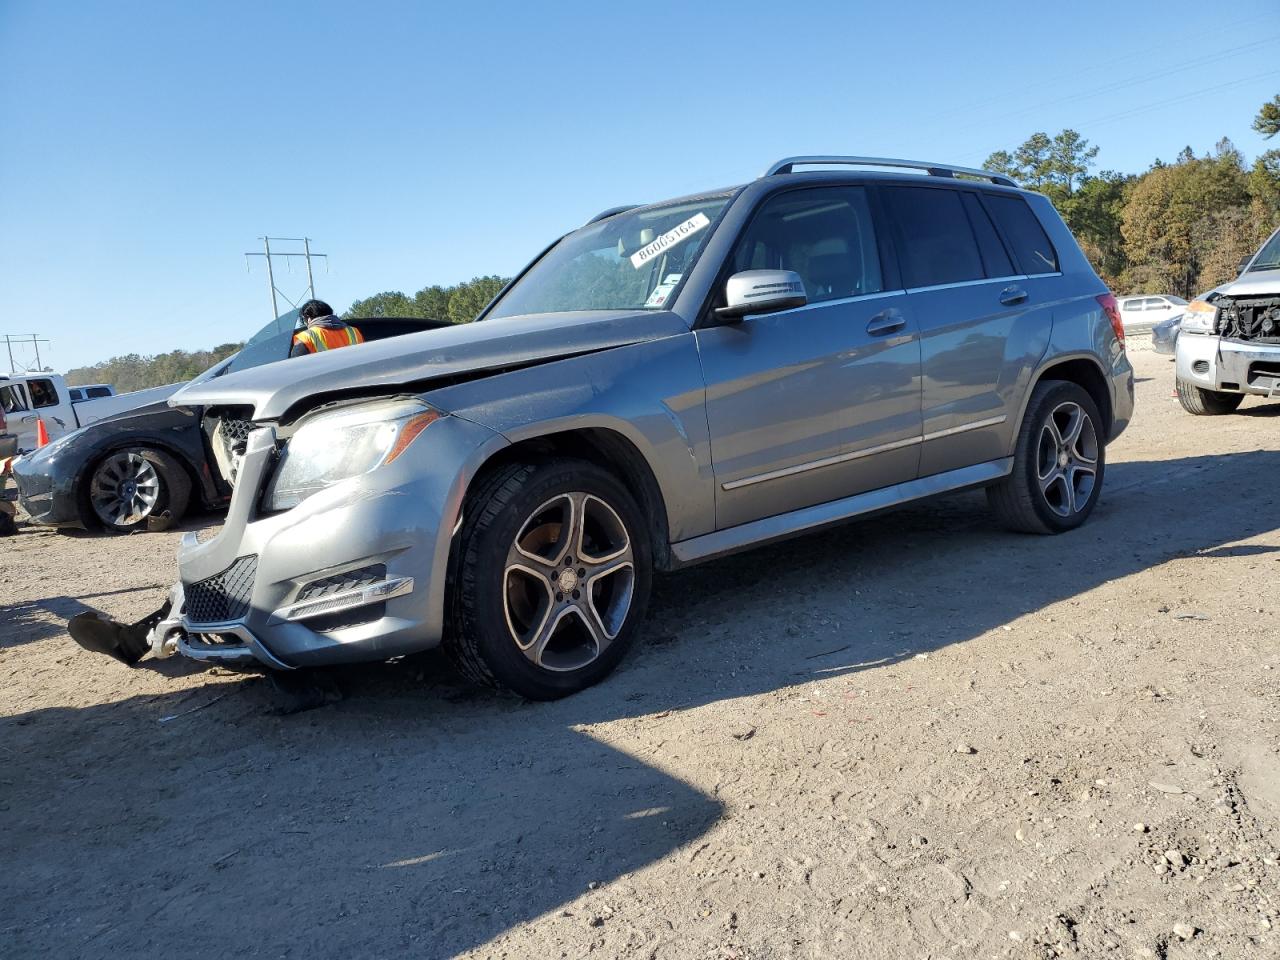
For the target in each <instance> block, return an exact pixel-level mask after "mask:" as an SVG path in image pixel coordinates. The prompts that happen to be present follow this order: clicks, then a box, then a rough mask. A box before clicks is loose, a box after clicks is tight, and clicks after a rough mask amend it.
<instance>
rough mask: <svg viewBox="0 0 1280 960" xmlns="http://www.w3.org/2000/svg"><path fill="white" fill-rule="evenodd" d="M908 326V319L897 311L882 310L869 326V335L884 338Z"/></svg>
mask: <svg viewBox="0 0 1280 960" xmlns="http://www.w3.org/2000/svg"><path fill="white" fill-rule="evenodd" d="M906 325H907V318H906V317H904V316H903V315H902V314H901V313H899V312H898V311H897V310H882V311H880V312H879V313H877V314H876V315H875V316H874V317H872V318H871V320H870V322H869V323H868V324H867V333H869V334H871V335H872V336H873V337H878V336H883V335H884V334H886V333H893V332H894V331H896V330H901V329H902V328H903V327H905V326H906Z"/></svg>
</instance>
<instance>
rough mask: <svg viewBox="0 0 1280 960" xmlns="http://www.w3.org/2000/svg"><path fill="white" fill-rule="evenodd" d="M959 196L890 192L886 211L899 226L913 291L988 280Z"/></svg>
mask: <svg viewBox="0 0 1280 960" xmlns="http://www.w3.org/2000/svg"><path fill="white" fill-rule="evenodd" d="M960 197H961V194H960V192H959V191H957V190H946V189H937V188H929V187H888V188H886V189H885V191H884V198H885V207H886V209H887V211H888V215H889V218H890V219H891V220H892V222H893V223H894V225H895V227H896V229H897V232H898V238H899V241H900V242H899V247H900V253H901V256H902V261H903V263H902V279H903V283H904V284H905V285H906V286H907V287H932V286H936V285H938V284H943V283H963V282H965V281H967V280H982V279H984V278H985V272H984V270H983V266H982V257H981V256H980V255H979V253H978V240H977V238H976V237H975V236H974V232H973V228H972V227H971V226H970V224H969V217H968V215H967V214H966V213H965V211H964V204H963V202H962V201H961V199H960Z"/></svg>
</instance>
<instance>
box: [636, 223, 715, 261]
mask: <svg viewBox="0 0 1280 960" xmlns="http://www.w3.org/2000/svg"><path fill="white" fill-rule="evenodd" d="M710 225H711V221H710V220H709V219H708V218H707V215H706V214H705V213H695V214H694V215H693V216H692V217H690V218H689V219H688V220H686V221H685V222H684V223H681V224H678V225H677V226H674V227H672V228H671V229H670V230H668V231H667V232H666V233H664V234H663V235H662V236H660V237H658V239H656V240H654V241H653V242H652V243H648V244H645V246H643V247H641V248H640V249H639V250H637V251H636V252H635V253H633V254H632V255H631V265H632V266H633V267H635V268H636V269H637V270H639V269H640V268H641V267H643V266H644V265H645V264H646V263H648V262H649V261H650V260H652V259H653V258H654V257H656V256H657V255H658V254H660V253H662V252H664V251H666V250H669V249H671V248H672V247H674V246H675V245H676V244H678V243H684V241H686V240H688V239H689V238H690V237H692V236H693V235H694V234H695V233H697V232H698V231H699V230H705V229H706V228H707V227H708V226H710Z"/></svg>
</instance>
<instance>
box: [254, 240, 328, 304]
mask: <svg viewBox="0 0 1280 960" xmlns="http://www.w3.org/2000/svg"><path fill="white" fill-rule="evenodd" d="M258 239H259V240H261V241H262V249H263V252H262V253H257V252H251V253H246V254H245V263H246V265H247V264H248V258H249V257H262V258H263V259H264V260H266V262H267V285H268V286H269V287H270V288H271V316H273V317H278V316H280V305H279V301H278V299H277V298H278V297H283V298H284V301H285V303H287V304H289V306H291V307H296V306H297V305H298V304H299V303H300V302H301V301H302V300H304V299H305V300H313V299H315V295H316V281H315V274H314V273H313V272H312V269H311V260H312V258H313V257H314V258H317V259H322V260H324V263H325V267H326V269H327V268H328V266H329V255H328V254H327V253H313V252H312V250H311V238H310V237H259V238H258ZM273 240H274V241H275V242H276V243H300V244H302V249H301V250H279V249H276V250H272V249H271V242H272V241H273ZM272 257H283V258H284V261H285V265H286V266H288V265H290V264H291V263H292V260H290V258H291V257H301V258H302V259H303V260H305V261H306V263H307V292H306V295H305V296H304V297H301V298H299V299H298V300H291V299H290V298H289V296H288V295H287V294H286V293H285V292H284V291H282V290H281V289H280V288H279V287H278V286H276V275H275V270H274V269H273V265H272V262H271V258H272Z"/></svg>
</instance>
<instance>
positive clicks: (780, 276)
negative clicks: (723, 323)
mask: <svg viewBox="0 0 1280 960" xmlns="http://www.w3.org/2000/svg"><path fill="white" fill-rule="evenodd" d="M724 298H725V306H723V307H720V308H718V309H717V310H716V316H717V317H719V318H720V319H722V320H740V319H741V318H743V317H745V316H747V315H748V314H754V313H777V312H778V311H779V310H790V309H792V308H793V307H803V306H804V305H805V304H806V303H808V302H809V298H808V297H806V296H805V293H804V281H803V280H801V279H800V274H798V273H796V272H795V271H794V270H744V271H742V272H741V273H735V274H734V275H733V276H732V277H730V278H729V282H728V283H726V284H725V288H724Z"/></svg>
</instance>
